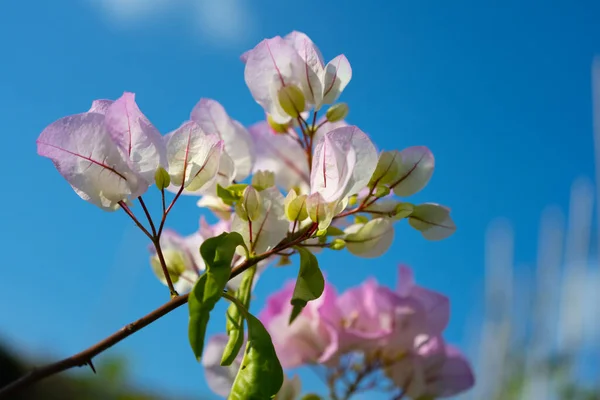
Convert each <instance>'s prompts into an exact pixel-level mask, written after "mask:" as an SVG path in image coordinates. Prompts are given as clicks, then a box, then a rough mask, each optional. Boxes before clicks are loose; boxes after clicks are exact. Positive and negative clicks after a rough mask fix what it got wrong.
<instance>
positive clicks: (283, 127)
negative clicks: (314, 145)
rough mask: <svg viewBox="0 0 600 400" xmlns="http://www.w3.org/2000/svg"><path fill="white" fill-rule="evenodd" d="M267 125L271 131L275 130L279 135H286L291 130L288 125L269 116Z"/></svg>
mask: <svg viewBox="0 0 600 400" xmlns="http://www.w3.org/2000/svg"><path fill="white" fill-rule="evenodd" d="M267 123H268V124H269V126H270V127H271V129H273V130H274V131H275V132H277V133H286V132H287V131H288V129H289V125H288V124H280V123H278V122H275V121H274V120H273V117H271V116H270V115H267Z"/></svg>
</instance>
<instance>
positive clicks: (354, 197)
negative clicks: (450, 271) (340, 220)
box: [348, 194, 358, 207]
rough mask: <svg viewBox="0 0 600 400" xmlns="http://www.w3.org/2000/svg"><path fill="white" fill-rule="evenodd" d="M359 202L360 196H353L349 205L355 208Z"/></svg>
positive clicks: (349, 200)
mask: <svg viewBox="0 0 600 400" xmlns="http://www.w3.org/2000/svg"><path fill="white" fill-rule="evenodd" d="M357 202H358V195H356V194H353V195H352V196H350V197H348V205H349V206H350V207H352V206H355V205H356V203H357Z"/></svg>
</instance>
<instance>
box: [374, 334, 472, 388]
mask: <svg viewBox="0 0 600 400" xmlns="http://www.w3.org/2000/svg"><path fill="white" fill-rule="evenodd" d="M385 373H386V375H387V376H388V377H389V378H390V379H391V380H392V382H394V384H395V385H396V386H398V387H401V388H403V389H404V390H405V393H406V395H407V396H409V397H410V398H413V399H422V398H427V399H428V398H444V397H451V396H456V395H457V394H459V393H461V392H464V391H466V390H468V389H470V388H471V387H472V386H473V385H474V383H475V378H474V376H473V371H472V370H471V366H470V365H469V362H468V361H467V360H466V359H465V357H464V356H463V355H462V354H461V353H460V351H458V350H457V349H455V348H454V347H451V346H447V345H446V344H445V343H444V340H443V339H442V338H441V337H439V336H426V335H422V336H419V337H417V338H416V340H415V347H414V350H413V351H411V352H410V353H408V354H406V355H405V356H404V357H403V358H402V359H401V360H400V361H397V362H395V363H393V364H391V365H389V366H388V367H386V368H385Z"/></svg>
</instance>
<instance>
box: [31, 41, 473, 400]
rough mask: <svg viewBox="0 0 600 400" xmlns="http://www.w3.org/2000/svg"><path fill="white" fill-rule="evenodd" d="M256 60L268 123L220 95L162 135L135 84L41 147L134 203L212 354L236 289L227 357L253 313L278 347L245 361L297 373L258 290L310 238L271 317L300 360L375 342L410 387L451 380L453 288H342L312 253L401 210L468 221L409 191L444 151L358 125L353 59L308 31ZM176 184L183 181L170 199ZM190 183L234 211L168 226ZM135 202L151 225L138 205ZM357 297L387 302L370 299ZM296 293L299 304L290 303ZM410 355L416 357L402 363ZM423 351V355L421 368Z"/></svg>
mask: <svg viewBox="0 0 600 400" xmlns="http://www.w3.org/2000/svg"><path fill="white" fill-rule="evenodd" d="M241 59H242V61H243V62H244V63H245V72H244V77H245V81H246V84H247V86H248V88H249V89H250V92H251V93H252V96H253V97H254V99H255V100H256V102H257V103H258V104H259V105H260V106H262V108H263V109H264V112H265V118H264V120H263V121H261V122H258V123H257V124H255V125H253V126H250V127H248V128H246V127H244V126H243V125H242V124H241V123H240V122H238V121H236V120H235V119H233V118H231V117H230V116H229V114H228V113H227V111H226V110H225V109H224V108H223V106H222V105H221V104H219V103H218V102H217V101H215V100H212V99H206V98H204V99H201V100H200V101H199V102H198V103H197V104H196V105H195V106H194V107H193V109H192V111H191V113H190V117H189V120H188V121H185V122H184V123H183V124H182V125H181V126H179V127H178V128H177V129H175V130H173V131H172V132H170V133H168V134H166V135H161V133H160V132H159V131H158V129H157V128H156V127H154V126H153V125H152V123H151V122H150V121H149V119H148V118H147V117H146V116H145V115H144V114H143V113H142V112H141V110H140V109H139V107H138V106H137V104H136V102H135V96H134V94H132V93H127V92H126V93H124V94H123V95H122V96H121V97H120V98H119V99H117V100H115V101H112V100H96V101H94V102H93V103H92V106H91V108H90V109H89V110H88V111H87V112H84V113H80V114H76V115H71V116H68V117H64V118H62V119H59V120H58V121H56V122H54V123H52V124H51V125H49V126H48V127H47V128H46V129H44V131H43V132H42V133H41V134H40V136H39V138H38V141H37V144H38V153H39V154H40V155H42V156H45V157H48V158H50V159H51V160H52V161H53V163H54V165H55V166H56V168H57V169H58V171H59V172H60V173H61V175H62V176H63V177H64V178H65V179H66V180H67V181H68V183H69V184H70V185H71V186H72V188H73V190H74V191H75V192H76V193H77V194H78V195H79V196H80V197H81V198H83V199H84V200H86V201H88V202H90V203H92V204H95V205H96V206H98V207H100V208H101V209H103V210H107V211H114V210H117V209H122V210H123V211H124V212H125V213H126V214H127V215H128V216H129V217H130V218H131V219H132V220H133V221H134V222H135V224H136V225H137V226H138V227H139V228H140V229H141V230H142V231H143V232H144V234H146V236H148V238H149V239H150V240H151V242H152V246H151V248H150V252H151V257H150V263H151V265H152V268H153V270H154V271H155V273H156V274H157V276H158V278H159V280H160V281H161V282H163V283H164V284H166V285H167V286H168V287H169V289H170V294H171V296H172V297H177V296H179V295H180V293H184V292H190V294H189V308H190V343H191V345H192V348H193V350H194V352H195V354H196V357H197V358H199V359H200V358H201V357H202V352H203V347H204V346H203V343H204V333H205V329H206V324H207V323H208V314H209V313H210V312H211V310H212V309H213V307H214V305H215V304H216V302H217V301H218V300H220V299H221V298H222V297H225V298H227V300H229V301H231V302H232V304H233V305H232V307H233V311H232V314H228V315H229V316H230V320H229V321H228V324H231V326H230V327H228V332H229V331H230V330H231V331H232V332H235V335H234V336H232V335H230V337H229V342H228V343H229V344H228V349H229V350H227V351H226V353H227V355H226V354H224V355H223V359H222V361H221V362H222V363H223V365H230V364H231V365H234V364H232V362H233V361H232V360H233V359H234V358H235V357H234V356H235V355H236V354H237V352H239V349H240V346H241V342H239V341H238V339H237V338H240V337H242V336H240V335H239V331H240V329H242V330H243V322H244V321H246V322H247V324H248V328H249V330H250V332H251V335H253V336H252V337H253V339H252V340H253V341H258V342H260V343H262V345H261V346H262V347H261V349H262V351H263V352H262V353H261V352H258V350H255V348H256V346H254V345H252V344H251V343H248V345H247V346H246V347H247V351H246V355H245V356H244V360H245V361H244V363H249V362H251V361H250V359H251V358H252V359H254V358H259V359H261V357H262V361H260V362H266V363H267V364H268V365H270V366H271V368H273V369H272V371H271V372H272V373H274V374H277V376H280V375H281V374H280V372H281V365H280V364H279V361H277V357H275V359H273V357H271V353H274V350H273V351H271V350H269V349H271V348H272V347H273V343H272V342H271V338H270V337H269V335H268V333H266V331H265V330H264V327H262V325H261V324H260V322H259V321H258V320H255V319H253V318H254V317H253V316H252V315H251V314H249V311H248V307H249V301H250V292H251V290H252V288H253V287H254V284H255V281H256V276H257V268H258V269H261V268H262V267H264V265H266V263H268V262H271V261H273V260H275V259H279V264H280V265H286V264H289V263H290V258H289V257H290V256H291V255H293V254H297V253H299V254H300V256H301V257H300V258H301V266H300V273H299V277H298V280H297V282H296V284H295V286H294V285H290V286H288V287H286V290H285V291H284V292H282V293H280V294H278V295H277V296H275V297H274V298H273V299H272V301H271V302H270V303H269V307H268V309H267V310H266V311H265V313H264V314H263V316H262V320H263V322H264V323H265V324H266V325H267V327H268V329H269V330H270V331H271V332H275V333H276V334H275V335H274V337H273V339H274V343H275V347H277V349H278V353H279V356H280V357H281V361H282V363H283V365H284V366H287V367H292V366H297V365H301V364H305V363H313V362H322V363H325V364H327V365H334V364H335V363H336V362H339V359H340V357H341V356H342V355H343V354H347V353H348V352H356V351H359V350H360V351H361V352H362V353H363V354H365V355H366V356H368V358H369V359H370V360H378V361H381V362H383V361H385V362H388V361H394V362H395V363H397V364H395V366H394V367H393V368H391V367H390V368H388V369H386V371H387V374H388V375H389V377H390V379H392V380H393V381H394V382H395V383H396V384H397V386H401V387H405V388H406V389H407V390H408V391H409V393H420V394H419V396H420V395H421V394H423V393H424V394H426V395H428V394H429V393H430V392H432V393H434V394H435V395H444V394H446V393H447V392H444V390H446V391H448V390H449V391H453V390H455V389H453V388H450V389H448V385H441V388H438V387H435V388H433V386H435V385H433V386H432V384H431V383H430V382H431V380H432V379H438V380H439V379H442V378H440V376H442V375H443V372H440V371H443V368H444V367H440V368H441V369H440V368H435V372H432V370H433V368H432V364H435V365H438V364H440V365H443V366H445V365H448V363H452V362H453V360H455V359H457V358H456V357H454V353H453V350H452V349H451V348H449V347H447V346H445V345H444V343H443V341H442V339H441V338H440V334H441V331H442V329H443V328H444V326H445V324H446V322H447V318H448V315H447V312H446V313H445V314H444V313H443V312H442V311H440V310H442V309H443V307H442V308H435V310H433V311H432V308H431V304H429V303H428V302H433V301H434V300H436V301H437V300H439V301H440V302H441V303H440V304H443V303H444V301H445V300H443V299H442V298H441V297H440V296H439V295H434V294H423V293H430V292H427V291H425V292H423V290H424V289H421V288H418V287H416V286H412V285H411V284H406V283H405V284H404V286H403V288H404V289H402V291H400V292H396V293H393V292H391V291H389V290H387V289H385V288H379V287H377V285H376V284H375V283H373V282H370V283H367V284H365V286H363V287H361V288H359V289H356V290H357V291H358V292H356V293H355V292H352V291H350V292H347V293H346V294H344V295H343V296H340V297H339V298H338V297H336V295H335V293H334V291H333V289H332V288H331V287H329V286H324V279H323V276H322V274H321V271H320V269H319V266H318V262H317V260H316V258H315V257H314V255H313V254H312V253H313V252H316V251H317V250H321V249H331V250H342V249H348V251H349V252H350V253H352V254H354V255H357V256H360V257H366V258H373V257H378V256H381V255H382V254H383V253H384V252H386V251H387V250H388V249H389V247H390V246H391V244H392V241H393V236H394V227H393V225H394V222H396V221H398V220H402V219H407V220H408V223H409V225H410V226H412V227H413V228H415V229H417V230H418V231H420V232H421V234H422V235H423V236H424V237H425V238H426V239H429V240H440V239H444V238H446V237H448V236H450V235H451V234H452V233H453V232H454V230H455V225H454V223H453V221H452V219H451V218H450V211H449V209H448V208H446V207H443V206H440V205H438V204H435V203H425V204H412V203H409V202H407V201H406V200H405V199H406V198H407V197H409V196H412V195H413V194H415V193H417V192H419V191H421V190H422V189H423V188H424V187H425V186H426V185H427V184H428V182H429V180H430V179H431V176H432V174H433V170H434V158H433V155H432V154H431V152H430V151H429V150H428V149H427V148H426V147H422V146H417V147H410V148H407V149H404V150H402V151H395V150H394V151H382V152H378V151H377V149H376V147H375V145H374V144H373V143H372V142H371V139H370V138H369V137H368V136H367V135H366V134H365V133H364V132H363V131H362V130H361V129H359V128H358V127H357V126H353V125H350V124H348V123H347V122H346V121H345V118H346V116H347V115H348V112H349V107H348V105H347V104H345V103H336V101H337V99H338V98H339V97H340V95H341V93H342V92H343V90H344V88H345V87H346V86H347V85H348V83H349V82H350V79H351V77H352V69H351V67H350V63H349V62H348V60H347V59H346V57H345V56H344V55H339V56H337V57H335V58H334V59H333V60H332V61H330V62H329V63H327V64H325V62H324V61H323V57H322V55H321V52H320V51H319V49H318V48H317V47H316V45H315V44H314V43H313V42H312V41H311V40H310V38H309V37H308V36H306V35H305V34H303V33H301V32H292V33H290V34H289V35H287V36H285V37H283V38H282V37H279V36H277V37H274V38H270V39H265V40H263V41H262V42H260V43H259V44H258V45H257V46H256V47H254V48H253V49H251V50H249V51H247V52H246V53H244V54H243V55H242V57H241ZM325 106H328V108H327V110H326V111H324V110H323V108H324V107H325ZM153 184H155V185H156V188H157V189H158V191H159V192H160V194H161V198H162V217H161V218H160V220H159V221H154V220H153V219H152V217H151V213H150V212H149V209H148V207H147V206H146V204H145V202H144V199H143V197H142V196H143V195H144V194H145V193H146V191H147V190H148V188H149V187H150V186H152V185H153ZM167 192H171V193H173V194H174V196H173V198H172V200H171V202H170V203H169V204H168V205H167V202H166V193H167ZM182 195H191V196H198V197H199V199H198V203H197V204H198V206H199V207H201V208H207V209H209V210H211V211H212V212H213V213H214V215H215V216H216V217H217V218H218V220H219V222H218V223H216V224H215V225H209V224H208V223H207V222H206V221H205V220H204V219H201V221H200V226H199V229H198V231H197V232H195V233H193V234H192V235H190V236H187V237H182V236H180V235H179V234H177V233H176V232H173V231H171V230H168V229H165V222H166V220H167V216H168V215H169V213H170V212H171V210H172V209H173V207H174V205H175V203H176V201H177V200H178V199H180V198H181V197H182ZM135 203H139V204H140V206H141V208H142V210H143V213H144V215H145V217H146V219H147V224H144V223H142V222H141V221H140V219H138V217H137V216H136V215H135V213H134V212H133V208H132V207H133V206H134V204H135ZM199 249H200V251H198V250H199ZM224 263H226V265H225V266H224ZM223 267H225V271H224V272H223V271H222V270H221V268H223ZM217 270H219V271H220V272H218V273H217V272H215V271H217ZM203 277H205V278H206V279H202V278H203ZM226 289H228V290H229V292H230V293H233V295H232V294H229V293H226V292H225V290H226ZM363 292H364V293H363ZM415 293H417V294H415ZM356 296H362V297H363V298H369V299H372V301H371V300H370V302H367V303H363V302H357V301H356ZM365 296H367V297H365ZM369 296H370V297H369ZM436 296H437V297H436ZM421 297H422V298H421ZM278 299H279V300H278ZM290 299H291V303H292V304H293V307H292V308H291V309H290V307H291V305H290V304H287V305H286V306H285V307H284V305H283V303H282V302H286V301H287V302H289V301H290ZM307 304H308V306H307ZM436 304H437V303H436ZM359 306H360V307H359ZM304 307H306V308H304ZM435 307H438V305H436V306H435ZM303 308H304V311H302V310H303ZM446 309H447V301H446ZM282 310H287V311H286V312H288V315H284V314H283V311H282ZM231 315H234V316H231ZM290 315H291V317H290ZM296 317H297V319H298V320H297V321H295V322H294V323H291V322H292V321H293V320H294V319H296ZM288 325H289V326H288ZM228 326H229V325H228ZM250 326H253V327H254V328H250ZM230 328H231V329H230ZM398 329H403V330H404V331H403V332H402V334H400V333H399V332H398ZM249 341H250V339H249ZM282 343H287V344H284V345H282ZM232 349H233V350H232ZM382 349H383V350H382ZM230 350H231V351H230ZM382 351H383V353H382ZM382 354H385V357H387V358H386V359H385V360H383V359H382V357H383V356H382ZM246 357H247V358H248V359H246ZM240 362H242V361H240ZM252 362H255V361H252ZM257 362H258V361H257ZM459 362H460V361H459ZM406 363H408V364H409V366H410V368H409V369H407V370H406V371H404V369H402V368H400V369H399V368H398V367H397V366H398V365H400V366H402V365H404V364H406ZM408 364H407V365H408ZM417 364H419V365H421V367H420V369H417V370H413V369H412V368H413V367H414V366H415V365H417ZM246 365H247V364H244V367H243V368H240V372H239V373H238V375H237V376H238V378H239V379H238V378H236V382H238V381H239V382H240V383H239V384H237V385H234V387H236V388H237V389H236V390H238V391H240V392H244V390H246V389H247V388H246V387H245V386H243V385H245V383H244V382H246V380H248V379H250V378H248V377H247V376H246V375H245V374H250V373H251V372H247V371H245V372H242V370H244V369H245V366H246ZM265 365H266V364H265ZM382 365H384V364H382ZM385 365H387V364H385ZM263 366H264V365H263ZM407 368H408V367H407ZM263 369H264V368H263ZM384 369H385V368H384ZM409 370H410V371H409ZM253 371H254V370H253ZM265 371H266V369H265ZM432 373H433V374H434V375H431V374H432ZM240 374H241V375H240ZM440 374H442V375H440ZM240 376H242V377H241V378H240ZM281 376H282V375H281ZM252 379H259V378H256V377H254V378H252ZM282 379H283V378H282ZM282 382H283V381H282ZM286 382H287V381H286ZM401 382H402V384H401ZM407 382H410V384H408V383H407ZM279 386H280V384H279V383H277V381H276V380H273V383H272V386H269V387H267V386H264V385H262V386H259V389H256V390H259V391H260V390H263V391H264V393H263V394H262V395H265V396H267V395H269V393H275V392H276V391H275V390H276V389H278V388H279ZM292 386H293V385H292ZM284 387H286V386H285V384H284ZM261 388H262V389H261ZM461 388H462V386H461ZM292 392H293V390H291V389H290V393H292Z"/></svg>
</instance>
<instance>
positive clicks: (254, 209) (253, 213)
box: [239, 186, 262, 221]
mask: <svg viewBox="0 0 600 400" xmlns="http://www.w3.org/2000/svg"><path fill="white" fill-rule="evenodd" d="M239 204H241V205H242V208H243V209H244V211H245V212H246V216H247V217H248V219H249V220H250V221H256V220H257V219H258V218H260V215H261V208H262V207H261V206H262V200H261V198H260V193H258V190H256V189H254V188H253V187H252V186H248V187H247V188H246V189H244V194H243V195H242V200H241V201H240V203H239Z"/></svg>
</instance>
